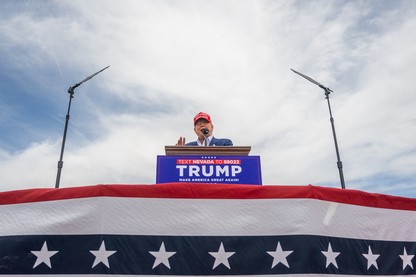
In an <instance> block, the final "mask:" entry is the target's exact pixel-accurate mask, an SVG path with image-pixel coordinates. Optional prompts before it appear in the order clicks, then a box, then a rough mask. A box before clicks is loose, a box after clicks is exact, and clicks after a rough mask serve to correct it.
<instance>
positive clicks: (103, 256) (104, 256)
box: [90, 241, 117, 268]
mask: <svg viewBox="0 0 416 277" xmlns="http://www.w3.org/2000/svg"><path fill="white" fill-rule="evenodd" d="M90 252H91V253H92V254H93V255H94V256H95V260H94V264H93V265H92V267H91V268H94V267H95V266H96V265H98V264H99V263H103V264H104V265H105V266H106V267H108V268H110V264H109V263H108V257H110V256H111V255H113V254H114V253H116V252H117V251H109V250H106V249H105V242H104V241H103V242H102V243H101V246H100V249H98V250H95V251H93V250H90Z"/></svg>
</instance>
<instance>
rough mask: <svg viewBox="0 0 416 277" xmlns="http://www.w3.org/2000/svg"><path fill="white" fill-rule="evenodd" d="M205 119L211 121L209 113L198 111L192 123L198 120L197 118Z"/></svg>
mask: <svg viewBox="0 0 416 277" xmlns="http://www.w3.org/2000/svg"><path fill="white" fill-rule="evenodd" d="M201 118H202V119H205V120H206V121H208V122H211V123H212V121H211V117H210V116H209V114H207V113H204V112H199V113H198V114H197V115H196V116H195V117H194V125H195V123H196V122H197V121H198V120H199V119H201Z"/></svg>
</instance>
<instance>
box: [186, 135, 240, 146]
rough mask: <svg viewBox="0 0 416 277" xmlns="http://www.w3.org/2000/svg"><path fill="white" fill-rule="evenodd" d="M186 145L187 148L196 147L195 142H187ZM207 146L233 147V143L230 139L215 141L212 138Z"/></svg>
mask: <svg viewBox="0 0 416 277" xmlns="http://www.w3.org/2000/svg"><path fill="white" fill-rule="evenodd" d="M186 145H188V146H198V143H197V142H196V141H192V142H188V143H187V144H186ZM209 146H233V142H232V141H231V140H230V139H226V138H221V139H217V138H215V137H213V138H212V140H211V142H210V143H209Z"/></svg>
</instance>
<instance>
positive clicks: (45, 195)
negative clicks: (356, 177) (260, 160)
mask: <svg viewBox="0 0 416 277" xmlns="http://www.w3.org/2000/svg"><path fill="white" fill-rule="evenodd" d="M100 196H108V197H139V198H140V197H142V198H185V199H186V198H187V199H191V198H192V199H273V198H310V199H319V200H325V201H331V202H338V203H345V204H351V205H359V206H367V207H377V208H386V209H398V210H414V211H416V199H413V198H405V197H397V196H389V195H383V194H376V193H367V192H362V191H358V190H349V189H345V190H343V189H338V188H326V187H317V186H312V185H309V186H272V185H266V186H251V185H213V184H189V183H170V184H161V185H96V186H84V187H72V188H60V189H54V188H51V189H28V190H17V191H9V192H2V193H0V205H5V204H19V203H29V202H40V201H53V200H63V199H73V198H86V197H100Z"/></svg>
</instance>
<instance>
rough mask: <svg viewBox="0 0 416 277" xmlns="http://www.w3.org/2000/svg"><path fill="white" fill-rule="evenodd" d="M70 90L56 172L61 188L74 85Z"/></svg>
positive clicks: (57, 181)
mask: <svg viewBox="0 0 416 277" xmlns="http://www.w3.org/2000/svg"><path fill="white" fill-rule="evenodd" d="M68 92H69V103H68V111H67V113H66V119H65V128H64V137H63V139H62V146H61V155H60V158H59V161H58V172H57V173H56V182H55V188H59V183H60V181H61V172H62V167H63V166H64V161H63V158H64V149H65V141H66V133H67V132H68V124H69V113H70V111H71V103H72V98H74V89H73V88H72V87H71V88H69V89H68Z"/></svg>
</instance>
